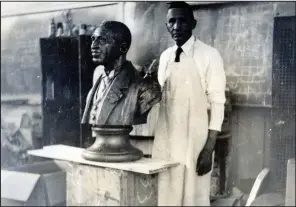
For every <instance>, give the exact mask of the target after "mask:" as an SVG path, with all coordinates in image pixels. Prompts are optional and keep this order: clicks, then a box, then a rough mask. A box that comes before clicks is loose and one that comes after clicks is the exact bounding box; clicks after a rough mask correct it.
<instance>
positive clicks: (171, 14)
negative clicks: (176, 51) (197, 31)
mask: <svg viewBox="0 0 296 207" xmlns="http://www.w3.org/2000/svg"><path fill="white" fill-rule="evenodd" d="M166 26H167V29H168V31H169V32H170V34H171V35H172V38H173V39H174V40H175V42H176V44H177V45H178V46H182V45H183V44H184V43H185V42H186V41H187V40H188V39H189V38H190V37H191V35H192V30H193V29H194V28H195V26H196V21H195V20H194V19H192V17H191V16H190V14H188V10H186V9H182V8H172V9H169V10H168V13H167V23H166Z"/></svg>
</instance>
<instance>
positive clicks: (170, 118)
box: [152, 2, 226, 206]
mask: <svg viewBox="0 0 296 207" xmlns="http://www.w3.org/2000/svg"><path fill="white" fill-rule="evenodd" d="M166 26H167V29H168V31H169V33H170V34H171V36H172V38H173V39H174V41H175V43H176V44H175V45H174V46H172V47H170V48H168V49H167V50H165V51H164V52H163V53H162V54H161V56H160V61H159V69H158V81H159V84H160V85H161V87H162V101H161V102H160V110H159V118H158V122H157V126H156V130H155V140H154V144H153V150H152V157H153V158H161V159H166V160H174V161H178V162H179V163H180V165H179V166H178V167H175V168H172V169H170V170H169V171H166V172H164V173H160V175H159V183H158V184H159V191H158V193H159V196H158V205H160V206H162V205H174V206H176V205H179V206H189V205H190V206H209V205H210V198H209V197H210V180H211V172H212V164H213V156H214V155H213V151H214V147H215V142H216V139H217V135H218V132H219V131H221V126H222V122H223V118H224V104H225V101H226V99H225V86H226V78H225V72H224V68H223V60H222V58H221V56H220V54H219V52H218V51H217V50H216V49H215V48H213V47H211V46H209V45H206V44H205V43H203V42H201V41H200V40H198V39H197V38H196V37H194V36H193V35H192V30H193V29H194V28H195V26H196V20H195V19H194V15H193V11H192V8H191V7H190V5H188V4H187V3H185V2H172V3H170V7H169V9H168V12H167V22H166ZM208 107H209V108H210V110H211V116H210V117H208V113H207V109H208Z"/></svg>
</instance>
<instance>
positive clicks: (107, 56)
mask: <svg viewBox="0 0 296 207" xmlns="http://www.w3.org/2000/svg"><path fill="white" fill-rule="evenodd" d="M113 35H114V34H113V33H112V32H111V31H108V30H107V29H105V28H104V27H98V28H97V29H96V30H95V31H94V33H93V35H92V44H91V53H92V57H93V59H92V60H93V62H94V63H96V64H98V65H104V66H105V65H106V64H108V63H110V62H112V61H114V60H116V59H117V58H118V57H119V56H120V55H121V53H120V45H119V44H118V43H117V42H116V41H115V39H114V38H113V37H114V36H113Z"/></svg>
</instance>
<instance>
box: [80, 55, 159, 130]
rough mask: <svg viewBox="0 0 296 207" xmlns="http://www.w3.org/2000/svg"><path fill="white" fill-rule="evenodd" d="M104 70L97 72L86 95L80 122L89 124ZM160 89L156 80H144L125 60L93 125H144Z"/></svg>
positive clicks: (157, 100)
mask: <svg viewBox="0 0 296 207" xmlns="http://www.w3.org/2000/svg"><path fill="white" fill-rule="evenodd" d="M103 70H104V69H103V68H100V70H99V71H98V73H97V78H96V80H95V82H94V84H93V87H92V88H91V90H90V91H89V93H88V96H87V99H86V106H85V109H84V114H83V117H82V121H81V123H83V124H85V123H89V118H90V117H89V116H90V111H91V110H92V105H93V99H94V95H95V93H96V91H97V88H98V86H99V85H100V82H101V77H102V74H103V73H104V71H103ZM160 99H161V90H160V86H159V84H158V81H157V79H143V78H142V77H141V75H140V73H139V72H138V71H137V70H136V69H135V68H134V66H133V65H132V63H131V62H129V61H127V62H126V63H125V64H124V65H123V66H122V68H121V70H120V72H119V73H118V75H117V76H116V77H115V79H114V82H113V84H112V85H111V86H110V88H109V89H108V91H107V94H106V95H105V97H104V98H103V99H102V108H101V110H98V111H96V118H95V121H94V123H93V124H95V125H135V124H142V123H145V122H146V118H147V115H148V112H149V111H150V109H151V108H152V107H153V106H154V105H155V104H156V103H158V102H159V101H160Z"/></svg>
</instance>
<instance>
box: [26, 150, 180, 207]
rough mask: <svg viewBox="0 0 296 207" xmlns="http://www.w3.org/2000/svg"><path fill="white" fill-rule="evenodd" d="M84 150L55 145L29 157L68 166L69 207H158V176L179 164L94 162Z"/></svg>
mask: <svg viewBox="0 0 296 207" xmlns="http://www.w3.org/2000/svg"><path fill="white" fill-rule="evenodd" d="M82 151H83V149H82V148H77V147H70V146H65V145H52V146H47V147H44V148H43V149H39V150H31V151H29V152H28V153H29V155H33V156H39V157H45V158H51V159H55V160H63V161H62V162H63V163H64V164H63V166H67V167H66V169H65V171H66V172H67V180H66V183H67V184H66V186H67V206H72V205H73V206H92V205H94V206H157V205H158V203H157V201H158V196H161V193H158V184H157V183H158V173H160V172H162V171H166V170H168V168H170V167H174V166H177V165H178V163H176V162H170V161H163V160H157V159H148V158H142V159H140V160H138V161H135V162H129V163H107V162H94V161H89V160H85V159H83V158H82V156H81V153H82Z"/></svg>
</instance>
